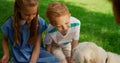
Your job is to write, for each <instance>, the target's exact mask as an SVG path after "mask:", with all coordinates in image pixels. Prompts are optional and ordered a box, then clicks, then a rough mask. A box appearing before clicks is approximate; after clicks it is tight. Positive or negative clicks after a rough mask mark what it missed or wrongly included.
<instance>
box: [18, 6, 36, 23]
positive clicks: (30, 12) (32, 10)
mask: <svg viewBox="0 0 120 63" xmlns="http://www.w3.org/2000/svg"><path fill="white" fill-rule="evenodd" d="M20 14H21V17H22V19H23V20H26V22H27V23H28V24H29V23H31V21H32V20H33V19H34V18H35V17H36V14H37V5H36V6H33V7H26V8H25V9H23V10H21V11H20Z"/></svg>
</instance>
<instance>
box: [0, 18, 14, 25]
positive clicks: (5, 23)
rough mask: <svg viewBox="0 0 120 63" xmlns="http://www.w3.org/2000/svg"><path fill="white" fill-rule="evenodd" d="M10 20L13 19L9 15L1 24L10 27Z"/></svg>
mask: <svg viewBox="0 0 120 63" xmlns="http://www.w3.org/2000/svg"><path fill="white" fill-rule="evenodd" d="M12 21H13V18H12V17H9V18H8V19H7V20H6V21H5V22H4V24H3V25H2V26H8V27H11V26H12Z"/></svg>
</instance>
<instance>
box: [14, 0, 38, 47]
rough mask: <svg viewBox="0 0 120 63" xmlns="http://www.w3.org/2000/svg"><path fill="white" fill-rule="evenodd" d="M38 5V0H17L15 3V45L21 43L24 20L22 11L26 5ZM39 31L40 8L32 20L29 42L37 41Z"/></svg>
mask: <svg viewBox="0 0 120 63" xmlns="http://www.w3.org/2000/svg"><path fill="white" fill-rule="evenodd" d="M34 6H38V0H15V4H14V16H13V28H14V46H15V45H19V44H20V35H19V29H20V26H21V25H20V21H21V20H22V18H21V15H20V11H21V10H24V9H25V8H26V7H34ZM37 31H38V10H37V14H36V17H35V18H34V19H33V20H32V22H31V25H30V38H29V40H28V42H29V44H34V43H35V42H36V37H37Z"/></svg>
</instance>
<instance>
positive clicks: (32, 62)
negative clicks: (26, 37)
mask: <svg viewBox="0 0 120 63" xmlns="http://www.w3.org/2000/svg"><path fill="white" fill-rule="evenodd" d="M41 38H42V35H40V36H38V37H37V42H36V44H35V46H34V49H33V52H32V56H31V59H30V63H37V59H38V57H39V54H40V41H41Z"/></svg>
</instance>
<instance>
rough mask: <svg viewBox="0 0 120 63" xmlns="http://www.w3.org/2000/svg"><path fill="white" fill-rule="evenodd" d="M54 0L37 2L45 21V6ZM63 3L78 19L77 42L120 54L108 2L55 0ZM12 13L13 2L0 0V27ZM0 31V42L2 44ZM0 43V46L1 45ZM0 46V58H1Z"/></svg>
mask: <svg viewBox="0 0 120 63" xmlns="http://www.w3.org/2000/svg"><path fill="white" fill-rule="evenodd" d="M53 1H55V0H39V14H40V16H41V17H43V18H44V19H45V20H46V21H47V19H46V17H45V11H46V8H47V5H48V4H49V3H51V2H53ZM56 1H60V2H63V3H64V4H65V5H66V6H67V7H68V8H69V10H70V12H71V15H72V16H74V17H76V18H78V19H80V21H81V32H80V39H79V42H83V41H90V42H95V43H96V44H97V45H99V46H101V47H103V48H104V49H105V50H106V51H111V52H115V53H118V54H120V47H119V46H120V39H119V38H120V26H118V25H117V24H116V22H115V20H114V16H113V13H112V5H111V3H110V2H109V1H108V0H75V1H73V0H56ZM12 13H13V0H0V26H1V25H2V24H3V23H4V22H5V20H6V19H7V18H8V17H9V16H10V15H12ZM2 36H3V34H2V32H1V30H0V41H1V42H2ZM1 42H0V44H1ZM2 54H3V52H2V48H1V46H0V57H2Z"/></svg>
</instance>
